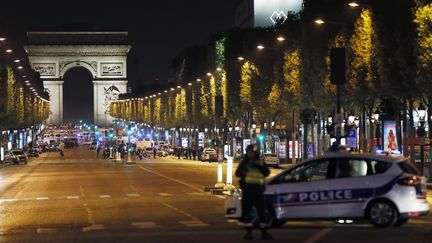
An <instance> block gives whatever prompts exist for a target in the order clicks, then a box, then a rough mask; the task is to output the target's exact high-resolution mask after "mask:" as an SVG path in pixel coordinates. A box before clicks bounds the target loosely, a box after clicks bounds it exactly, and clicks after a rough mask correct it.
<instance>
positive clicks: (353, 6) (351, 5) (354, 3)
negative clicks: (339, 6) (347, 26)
mask: <svg viewBox="0 0 432 243" xmlns="http://www.w3.org/2000/svg"><path fill="white" fill-rule="evenodd" d="M348 6H350V7H352V8H356V7H359V6H360V5H359V4H358V3H356V2H350V3H348Z"/></svg>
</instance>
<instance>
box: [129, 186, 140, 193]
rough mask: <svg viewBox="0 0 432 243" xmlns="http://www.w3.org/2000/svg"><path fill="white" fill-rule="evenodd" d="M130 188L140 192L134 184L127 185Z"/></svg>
mask: <svg viewBox="0 0 432 243" xmlns="http://www.w3.org/2000/svg"><path fill="white" fill-rule="evenodd" d="M129 187H130V188H132V190H134V191H136V192H141V191H140V190H139V189H138V188H136V187H135V186H132V185H129Z"/></svg>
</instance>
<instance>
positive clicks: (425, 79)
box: [414, 3, 432, 95]
mask: <svg viewBox="0 0 432 243" xmlns="http://www.w3.org/2000/svg"><path fill="white" fill-rule="evenodd" d="M414 22H415V23H416V24H417V35H418V36H417V38H418V43H417V53H418V55H417V58H418V61H417V62H418V64H417V68H418V78H419V81H420V84H419V85H420V86H422V87H425V89H424V90H426V91H428V92H429V95H430V94H431V91H430V90H431V89H432V4H431V3H430V4H427V5H424V6H420V7H418V8H417V9H416V12H415V19H414ZM426 87H427V88H426Z"/></svg>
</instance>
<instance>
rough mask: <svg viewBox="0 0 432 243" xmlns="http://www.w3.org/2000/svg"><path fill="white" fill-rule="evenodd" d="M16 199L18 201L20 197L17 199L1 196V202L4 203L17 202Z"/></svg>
mask: <svg viewBox="0 0 432 243" xmlns="http://www.w3.org/2000/svg"><path fill="white" fill-rule="evenodd" d="M16 201H18V199H16V198H1V199H0V203H2V202H16Z"/></svg>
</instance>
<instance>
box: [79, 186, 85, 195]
mask: <svg viewBox="0 0 432 243" xmlns="http://www.w3.org/2000/svg"><path fill="white" fill-rule="evenodd" d="M80 193H81V196H82V197H85V194H84V189H83V187H82V185H80Z"/></svg>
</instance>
